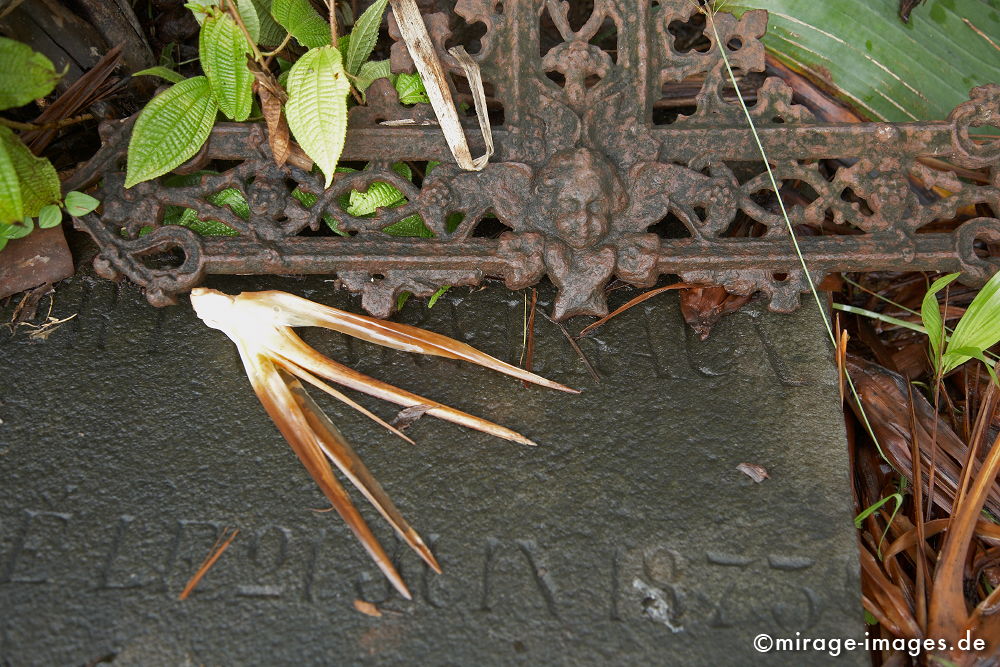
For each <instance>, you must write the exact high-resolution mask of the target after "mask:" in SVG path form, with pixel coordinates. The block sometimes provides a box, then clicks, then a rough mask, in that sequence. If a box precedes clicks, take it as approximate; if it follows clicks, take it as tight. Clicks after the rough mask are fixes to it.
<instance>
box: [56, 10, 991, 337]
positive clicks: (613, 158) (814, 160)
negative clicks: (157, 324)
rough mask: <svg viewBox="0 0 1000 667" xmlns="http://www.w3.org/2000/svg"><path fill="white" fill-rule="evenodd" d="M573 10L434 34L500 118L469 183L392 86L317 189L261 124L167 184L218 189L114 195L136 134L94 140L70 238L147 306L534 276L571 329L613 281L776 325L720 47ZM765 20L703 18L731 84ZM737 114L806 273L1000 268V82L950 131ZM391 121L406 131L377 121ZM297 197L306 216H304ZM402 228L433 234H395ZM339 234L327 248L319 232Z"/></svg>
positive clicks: (766, 226) (766, 219) (643, 21)
mask: <svg viewBox="0 0 1000 667" xmlns="http://www.w3.org/2000/svg"><path fill="white" fill-rule="evenodd" d="M581 6H582V4H580V5H572V4H571V3H567V2H564V1H560V0H506V1H504V2H500V1H499V0H458V1H457V2H456V3H455V4H454V11H453V12H452V13H437V14H430V15H427V16H426V17H425V18H426V20H427V23H428V27H429V29H430V31H431V36H432V41H433V42H434V44H435V46H436V48H437V50H438V51H439V56H440V57H441V59H442V61H443V62H444V64H445V66H446V68H447V69H448V70H449V71H450V72H451V73H452V75H453V76H454V77H455V79H456V80H457V81H458V85H457V86H456V91H457V92H458V93H461V91H462V85H461V77H462V69H461V68H460V67H459V66H458V64H457V63H456V62H455V61H454V60H453V59H452V57H451V56H450V55H449V54H448V53H447V49H446V45H447V44H448V43H449V40H453V39H460V38H461V36H462V35H463V34H465V33H467V32H469V31H468V30H467V29H468V27H469V26H474V25H478V26H480V29H479V33H478V34H479V37H477V38H476V41H477V44H475V45H472V44H467V47H468V50H469V52H470V53H471V54H472V57H473V58H474V59H475V60H476V61H477V63H478V64H479V65H480V67H481V70H482V74H483V78H484V81H485V82H486V83H487V88H488V90H489V91H490V93H491V99H492V104H494V105H495V106H496V109H500V110H502V122H501V121H500V118H499V116H497V117H496V118H495V121H496V124H495V128H494V139H495V143H496V153H495V155H494V158H493V161H492V162H491V163H490V164H489V166H487V167H486V169H484V170H483V171H481V172H463V171H461V170H459V169H458V168H457V167H456V166H455V165H454V164H453V161H452V159H451V156H450V153H449V152H448V149H447V146H446V145H445V143H444V140H443V138H442V137H441V133H440V130H439V129H438V128H437V127H436V126H434V125H433V113H432V112H431V111H430V109H429V107H428V105H421V104H418V105H415V106H404V105H402V104H400V102H399V100H398V98H397V96H396V93H395V90H394V89H393V88H392V86H390V85H388V84H387V82H385V81H381V82H376V83H375V84H374V85H373V86H372V88H370V89H369V91H368V93H367V100H368V104H367V106H359V107H355V108H354V109H352V110H351V114H350V129H349V130H348V138H347V143H346V146H345V152H344V156H343V158H342V159H343V160H344V161H349V162H361V163H365V164H367V167H366V168H365V169H363V170H359V171H357V172H354V173H350V174H343V175H342V176H341V177H339V178H338V179H337V180H336V182H335V183H334V185H333V186H332V187H331V188H330V189H329V190H323V187H322V181H321V179H320V177H319V176H318V175H317V174H314V173H309V172H307V171H304V170H302V169H300V168H298V167H295V166H292V165H289V164H286V165H285V166H282V167H278V166H275V165H274V163H273V161H272V160H271V156H270V154H269V149H268V145H267V141H266V138H265V137H264V135H263V130H262V128H261V127H260V126H254V125H232V124H228V125H222V126H219V127H218V128H217V129H216V130H214V131H213V134H212V137H211V139H210V141H209V143H208V144H207V146H206V149H205V150H204V151H203V152H202V153H201V154H200V155H199V156H196V158H194V159H193V160H192V161H191V162H190V163H189V164H187V165H184V166H183V167H182V168H181V169H179V170H178V172H181V173H192V172H196V173H197V172H198V170H200V169H202V168H204V167H205V166H206V165H219V164H223V165H224V168H223V169H221V171H220V172H219V173H212V174H202V175H201V176H200V177H197V178H195V180H194V182H193V183H189V184H187V185H183V186H180V187H167V185H166V184H165V183H164V182H163V179H160V180H158V181H154V182H150V183H144V184H141V185H138V186H135V187H133V188H131V189H129V190H124V189H123V187H122V186H123V179H122V177H121V174H120V169H121V166H122V164H121V163H122V160H123V158H124V154H125V147H126V145H127V137H128V133H129V131H130V127H131V123H129V122H125V123H119V124H110V125H108V127H106V128H105V129H104V134H103V139H104V147H103V148H102V149H101V151H100V152H99V153H98V155H97V156H95V158H94V159H93V160H92V161H91V162H90V163H89V164H88V165H86V166H85V167H84V168H83V169H81V170H80V175H78V176H76V177H75V181H76V182H75V183H74V185H79V184H80V183H81V182H84V181H86V180H87V179H88V178H90V179H93V178H95V177H96V175H103V176H104V181H103V186H102V192H101V194H100V196H101V198H102V200H103V202H104V206H103V210H102V213H101V215H100V216H98V215H89V216H85V217H84V218H82V219H79V220H78V221H77V224H78V225H79V226H80V227H81V228H83V229H85V230H87V231H88V232H90V233H91V235H93V236H94V238H95V240H96V241H97V242H98V244H99V245H100V248H101V252H100V255H99V257H98V260H97V263H98V268H99V270H100V271H101V273H102V275H106V276H108V277H116V276H119V275H125V276H128V277H129V278H131V279H132V280H134V281H136V282H138V283H140V284H142V285H144V286H146V288H147V293H148V295H149V299H150V301H151V302H153V303H154V304H156V305H163V304H165V303H169V302H170V301H171V300H172V299H173V297H174V295H176V294H177V293H179V292H183V291H185V290H188V289H190V288H191V287H193V286H194V285H196V284H197V283H198V282H199V281H201V280H202V279H203V278H204V276H205V274H207V273H326V274H336V275H338V276H339V277H340V279H341V281H342V283H343V284H344V285H345V286H346V287H347V288H348V289H351V290H353V291H357V292H361V293H362V294H363V305H364V307H365V308H366V309H368V310H369V311H370V312H372V313H373V314H375V315H378V316H386V315H388V314H389V313H390V312H391V310H392V308H393V307H394V305H395V303H396V298H397V297H398V296H399V294H401V293H402V292H413V293H415V294H417V295H429V294H432V293H433V292H434V291H435V290H437V289H438V287H439V286H441V285H474V284H477V283H479V282H481V281H482V280H483V279H485V278H486V277H489V276H493V277H499V278H502V279H504V280H505V281H506V283H507V285H508V286H510V287H511V288H512V289H520V288H523V287H526V286H529V285H531V284H534V283H535V282H537V281H539V280H541V279H542V278H543V277H545V276H548V277H549V278H550V279H551V280H552V281H553V283H555V285H556V286H557V287H558V289H559V294H558V297H557V301H556V303H555V308H554V311H555V312H554V315H555V316H556V317H557V318H560V319H563V318H567V317H571V316H573V315H602V314H604V313H606V312H607V304H606V302H605V297H604V287H605V285H606V283H607V282H608V281H609V280H611V279H612V278H613V277H617V278H619V279H621V280H624V281H626V282H629V283H632V284H634V285H637V286H648V285H652V284H653V283H654V282H655V281H656V279H657V277H658V276H660V275H661V274H665V273H672V274H678V275H680V276H681V277H682V278H683V279H685V280H687V281H692V282H711V283H717V284H724V285H725V286H727V287H728V288H729V289H730V290H732V291H735V292H739V293H752V292H757V291H761V292H763V293H765V294H766V295H768V296H769V297H770V303H771V307H772V309H774V310H779V311H789V310H792V309H794V308H796V307H798V305H799V301H800V295H801V293H802V292H803V291H804V290H805V289H807V284H806V281H805V276H804V275H803V272H802V270H801V268H800V265H799V260H798V258H797V257H796V255H795V254H794V252H793V250H792V247H791V243H790V239H789V233H788V229H787V227H786V225H785V222H784V220H783V218H782V217H781V216H780V214H779V212H778V211H777V210H776V209H775V208H774V207H773V205H772V202H773V201H774V197H773V194H774V193H773V187H772V185H771V183H770V180H769V178H768V177H767V174H766V172H765V171H764V169H763V167H762V165H761V163H760V158H759V153H758V152H757V147H756V144H755V143H754V141H753V138H752V136H751V134H750V131H749V129H748V127H747V125H746V120H745V118H744V117H743V114H742V110H741V109H740V108H739V106H738V105H736V104H734V103H733V101H732V100H731V95H730V96H728V97H727V95H724V94H723V92H724V91H723V89H724V88H725V87H726V86H727V81H728V77H727V75H726V72H725V69H724V64H723V62H722V59H721V57H720V56H719V52H718V45H717V44H716V43H715V36H714V35H713V34H708V33H706V36H707V37H708V38H709V40H710V42H711V48H709V49H704V50H694V49H691V48H682V47H681V45H679V44H678V43H677V38H676V37H675V35H674V33H673V31H672V26H674V25H676V24H678V23H690V22H692V21H696V20H697V8H696V7H694V5H693V3H691V2H689V0H655V1H649V0H647V1H643V2H636V1H635V0H594V2H593V3H592V9H589V13H587V9H584V10H583V14H581ZM589 6H590V5H589V4H588V5H587V7H588V8H589ZM766 23H767V20H766V14H765V13H764V12H748V13H746V14H744V16H743V17H742V18H741V19H738V20H737V19H736V18H734V17H732V16H730V15H726V14H720V15H718V16H717V27H718V30H719V34H720V37H721V41H722V42H723V46H724V48H726V49H727V50H728V54H729V57H730V60H731V62H732V63H733V65H734V67H735V68H736V70H737V71H738V72H739V73H740V74H741V75H746V74H750V73H754V72H762V71H763V69H764V51H763V47H762V45H761V43H760V41H759V39H760V37H761V36H762V35H763V34H764V31H765V29H766ZM390 35H392V36H393V37H394V38H395V39H396V40H397V42H396V43H395V44H394V45H393V47H392V64H393V69H394V71H410V70H411V69H412V62H410V60H409V56H408V54H407V53H406V50H405V47H404V45H403V44H402V43H401V42H398V34H397V33H396V32H395V27H394V25H392V22H391V20H390ZM601 40H603V42H602V41H601ZM609 43H610V44H611V45H612V47H613V48H611V47H609V46H608V44H609ZM683 80H700V81H701V82H702V84H701V90H700V92H699V93H698V95H697V106H696V108H695V110H694V112H693V113H688V114H686V115H685V114H676V115H674V116H670V117H665V116H662V115H657V114H655V113H654V109H655V108H657V104H658V102H659V101H660V99H661V97H662V94H663V93H662V91H663V87H664V85H665V84H670V83H676V82H680V81H683ZM750 111H751V115H752V116H753V118H754V121H755V123H756V124H757V126H758V127H759V129H760V136H761V140H762V142H763V143H764V145H765V148H766V150H767V152H768V155H769V156H770V158H771V159H772V164H773V167H774V170H775V173H776V176H777V180H778V183H779V187H780V188H781V190H782V195H783V198H784V200H785V201H786V203H787V204H788V211H789V214H790V216H791V218H792V223H793V224H794V225H803V226H806V227H808V229H809V233H807V234H805V235H803V236H802V238H801V240H800V246H801V248H802V251H803V254H804V256H805V259H806V262H807V264H808V265H809V266H810V270H811V272H812V273H813V277H814V278H819V277H822V276H823V275H824V274H826V273H827V272H830V271H841V270H848V271H864V270H889V269H896V270H907V269H921V270H924V269H927V270H930V269H935V270H960V271H962V272H963V280H965V281H967V282H970V283H981V282H983V281H985V280H986V279H988V278H989V276H990V275H992V274H993V273H994V272H995V271H996V270H997V268H998V267H1000V264H998V259H997V256H996V254H995V252H996V249H997V248H998V247H1000V220H997V218H996V216H997V214H998V211H1000V141H991V142H983V141H981V140H979V139H977V138H974V137H973V136H971V135H970V128H978V127H982V126H985V125H991V126H994V127H996V126H1000V86H997V85H989V86H983V87H979V88H976V89H974V90H973V91H972V93H971V96H970V99H969V101H968V102H965V103H963V104H962V105H960V106H959V107H958V108H956V109H955V111H954V112H952V114H951V115H950V117H949V118H948V119H947V120H946V121H939V122H922V123H904V124H895V125H894V124H887V123H864V124H855V125H838V124H823V123H819V122H817V121H816V120H815V119H814V118H813V117H812V115H811V114H810V113H809V112H808V110H806V109H805V108H803V107H800V106H797V105H795V104H793V102H792V94H791V90H790V89H789V88H788V87H787V86H786V85H785V84H784V83H783V82H782V81H781V80H779V79H776V78H769V79H766V80H764V81H763V83H762V84H761V85H759V87H757V88H756V91H755V101H754V102H753V104H752V106H751V107H750ZM401 119H412V120H413V121H414V122H413V123H412V124H411V125H408V126H405V127H398V126H392V127H389V126H386V125H383V124H382V123H383V121H399V120H401ZM468 121H469V128H470V132H469V135H470V136H472V135H474V132H473V131H471V129H472V127H473V123H474V119H473V118H471V117H470V118H469V119H468ZM219 161H224V162H222V163H220V162H219ZM400 161H409V162H413V163H426V162H429V161H435V162H440V163H441V164H440V165H439V166H437V167H436V168H435V169H433V170H432V171H430V172H429V173H426V174H425V175H424V177H423V178H422V179H417V180H416V181H415V180H413V179H409V178H406V177H404V175H402V174H400V173H398V172H397V171H396V170H394V169H393V165H394V164H396V163H398V162H400ZM944 161H948V162H944ZM949 165H953V166H949ZM375 183H386V184H389V185H392V186H393V187H395V188H397V189H398V190H400V191H401V192H402V193H403V195H404V197H405V201H404V202H403V203H402V204H401V205H397V206H395V207H392V208H382V209H379V210H378V211H377V212H376V213H375V215H373V216H363V215H358V216H355V215H351V214H349V213H348V212H347V210H345V208H344V207H343V206H342V200H343V198H344V197H345V196H346V195H348V194H349V193H350V192H351V191H352V190H358V191H363V190H365V189H366V188H368V187H370V186H372V185H373V184H375ZM225 189H236V190H238V191H239V192H240V193H241V194H242V195H243V196H244V198H245V199H246V201H247V203H248V204H249V208H250V211H249V215H246V216H242V215H239V214H238V212H237V211H234V210H233V209H232V207H231V206H228V205H226V204H220V203H218V201H219V200H218V199H217V198H214V197H215V195H217V194H218V193H219V192H220V191H222V190H225ZM293 189H298V190H299V191H301V192H304V193H308V194H311V195H313V196H314V197H315V198H316V203H315V204H313V205H312V206H306V205H304V204H302V203H301V202H300V201H298V200H297V199H296V198H294V197H292V196H291V192H292V190H293ZM213 202H215V203H213ZM170 206H178V207H185V208H191V209H194V210H195V211H196V212H197V215H198V217H199V218H200V219H202V220H216V221H219V222H222V223H224V224H225V225H227V226H228V227H229V228H230V229H232V230H233V235H232V236H222V237H200V236H198V235H196V234H194V233H193V232H191V231H190V230H187V229H183V228H180V227H177V226H173V225H167V224H164V219H165V217H164V216H165V211H166V210H167V207H170ZM969 211H975V212H976V213H975V215H974V216H971V215H969V213H968V212H969ZM963 215H964V216H965V217H966V218H969V219H966V220H964V221H962V222H961V224H960V225H959V226H957V228H955V229H954V230H953V231H947V232H941V231H937V230H936V229H934V228H933V226H932V223H934V222H935V221H936V220H940V219H955V218H956V217H960V216H963ZM412 216H420V219H421V220H422V221H423V223H424V224H425V225H426V228H427V230H429V234H430V235H431V236H432V237H431V238H419V237H412V238H410V237H399V236H394V235H392V234H391V233H388V232H386V229H387V228H389V227H391V226H392V225H395V224H397V223H399V222H400V221H402V220H406V219H409V218H411V217H412ZM330 221H332V222H333V223H334V224H335V226H336V228H337V231H338V232H339V235H335V234H332V233H330V232H327V233H326V235H324V234H323V233H321V232H324V231H326V230H327V226H328V224H327V223H329V222H330ZM487 223H488V224H487ZM667 223H670V224H672V225H673V227H672V228H671V229H672V230H673V231H672V232H670V233H666V232H664V229H665V225H666V226H669V225H668V224H667ZM485 228H488V229H490V230H492V231H490V232H489V233H484V232H483V229H485ZM165 250H169V251H171V252H173V253H175V254H176V255H178V257H177V258H176V259H175V262H174V264H173V265H172V266H166V267H162V266H161V267H157V266H154V265H153V264H151V262H150V258H151V256H152V255H154V254H156V253H162V251H165Z"/></svg>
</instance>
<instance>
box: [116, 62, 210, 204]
mask: <svg viewBox="0 0 1000 667" xmlns="http://www.w3.org/2000/svg"><path fill="white" fill-rule="evenodd" d="M217 111H218V105H217V104H216V102H215V98H214V97H212V89H211V86H210V85H209V83H208V79H207V78H205V77H203V76H196V77H194V78H191V79H185V80H184V81H181V82H180V83H177V84H174V85H173V86H171V87H170V88H168V89H167V90H165V91H163V92H162V93H160V94H159V95H157V96H156V97H154V98H153V99H152V100H150V101H149V104H147V105H146V108H144V109H143V110H142V113H140V114H139V117H138V118H137V119H136V121H135V127H133V129H132V138H131V139H130V140H129V144H128V170H127V172H126V174H125V187H126V188H130V187H132V186H133V185H135V184H136V183H141V182H142V181H148V180H150V179H151V178H156V177H157V176H162V175H163V174H165V173H167V172H168V171H170V170H171V169H173V168H174V167H176V166H178V165H180V164H182V163H183V162H184V161H185V160H187V159H188V158H190V157H191V156H193V155H194V154H195V153H197V152H198V150H199V149H200V148H201V146H202V144H204V143H205V140H206V139H208V135H209V133H210V132H211V131H212V125H213V124H215V114H216V112H217Z"/></svg>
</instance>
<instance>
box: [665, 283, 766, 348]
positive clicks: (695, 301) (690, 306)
mask: <svg viewBox="0 0 1000 667" xmlns="http://www.w3.org/2000/svg"><path fill="white" fill-rule="evenodd" d="M751 298H752V296H740V295H738V294H730V293H729V292H727V291H726V288H725V287H719V286H717V285H713V286H710V287H692V288H690V289H685V290H681V314H682V315H684V321H685V322H687V323H688V325H689V326H690V327H691V328H692V329H694V330H695V332H696V333H697V334H698V336H699V337H700V338H701V339H702V340H705V339H706V338H708V334H710V333H711V332H712V327H713V326H715V324H716V323H717V322H718V321H719V320H721V319H722V318H723V317H724V316H725V315H728V314H729V313H733V312H736V311H737V310H739V309H740V308H742V307H743V306H745V305H746V304H747V303H749V302H750V299H751Z"/></svg>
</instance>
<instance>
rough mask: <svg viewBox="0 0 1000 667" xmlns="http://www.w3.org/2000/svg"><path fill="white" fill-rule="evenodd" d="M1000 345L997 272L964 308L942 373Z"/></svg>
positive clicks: (999, 306) (998, 275) (944, 360)
mask: <svg viewBox="0 0 1000 667" xmlns="http://www.w3.org/2000/svg"><path fill="white" fill-rule="evenodd" d="M998 342H1000V273H995V274H993V277H992V278H990V280H989V282H987V283H986V285H984V286H983V288H982V289H981V290H979V294H977V295H976V298H975V299H973V300H972V303H970V304H969V307H968V308H966V309H965V314H964V315H962V319H961V320H959V321H958V324H957V325H955V333H953V334H952V335H951V341H950V342H949V343H948V349H947V351H946V352H945V358H944V359H943V360H942V365H943V372H944V373H947V372H948V371H950V370H952V369H954V368H957V367H958V366H960V365H962V364H964V363H965V362H966V361H968V360H969V359H970V358H973V357H975V358H978V356H977V355H976V354H973V353H972V352H973V351H978V352H980V353H982V352H985V351H986V350H988V349H989V348H991V347H993V346H994V345H996V344H997V343H998Z"/></svg>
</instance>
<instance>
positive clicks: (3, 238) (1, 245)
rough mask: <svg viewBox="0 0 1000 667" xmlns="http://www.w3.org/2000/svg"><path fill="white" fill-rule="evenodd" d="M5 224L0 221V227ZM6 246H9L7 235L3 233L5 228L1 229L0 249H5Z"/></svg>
mask: <svg viewBox="0 0 1000 667" xmlns="http://www.w3.org/2000/svg"><path fill="white" fill-rule="evenodd" d="M3 226H4V225H3V223H0V228H2V227H3ZM6 247H7V237H6V236H4V235H3V230H2V229H0V250H3V249H4V248H6Z"/></svg>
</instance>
